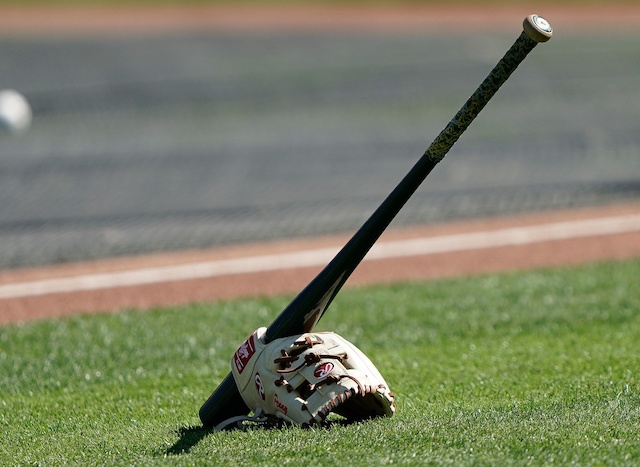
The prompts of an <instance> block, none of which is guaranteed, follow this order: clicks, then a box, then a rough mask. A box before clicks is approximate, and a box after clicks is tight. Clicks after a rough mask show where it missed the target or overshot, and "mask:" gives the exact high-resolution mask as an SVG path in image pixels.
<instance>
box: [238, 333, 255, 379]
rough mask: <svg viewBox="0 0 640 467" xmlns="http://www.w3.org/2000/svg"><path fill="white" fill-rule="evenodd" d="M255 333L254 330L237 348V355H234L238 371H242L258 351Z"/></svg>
mask: <svg viewBox="0 0 640 467" xmlns="http://www.w3.org/2000/svg"><path fill="white" fill-rule="evenodd" d="M255 335H256V333H255V332H254V333H253V334H251V335H250V336H249V338H248V339H247V340H246V341H244V342H243V344H242V345H241V346H240V347H239V348H238V350H236V353H235V355H234V356H233V363H234V364H235V365H236V370H238V373H240V374H241V373H242V372H243V371H244V368H245V367H246V366H247V363H249V360H251V357H253V354H254V353H256V344H255V341H254V339H255Z"/></svg>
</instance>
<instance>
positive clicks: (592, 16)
mask: <svg viewBox="0 0 640 467" xmlns="http://www.w3.org/2000/svg"><path fill="white" fill-rule="evenodd" d="M536 10H539V11H532V10H531V9H530V8H529V7H525V6H522V5H498V6H493V7H487V6H476V5H464V6H463V5H450V6H447V5H420V4H410V5H369V6H366V7H363V6H353V5H331V6H322V5H309V4H306V5H295V4H292V5H276V6H266V5H247V6H230V5H226V6H225V5H213V6H211V5H202V6H120V7H115V6H110V7H108V6H107V7H105V6H93V7H92V6H88V7H79V6H66V7H63V6H37V7H29V6H26V7H7V6H4V7H0V34H16V33H18V34H25V33H28V34H33V33H37V34H51V33H57V34H91V35H95V34H98V33H99V34H111V35H113V34H115V35H117V34H121V33H148V32H169V31H173V32H177V31H185V30H189V31H193V30H206V31H230V32H247V31H264V30H268V31H274V30H275V31H309V30H323V31H326V30H332V29H342V30H358V29H360V30H362V29H364V30H375V31H386V30H399V29H403V30H411V29H430V30H435V31H450V30H451V28H457V29H460V30H470V31H487V30H492V29H496V28H498V29H501V30H504V29H507V30H511V28H513V27H514V25H516V24H518V23H519V22H521V21H522V20H523V18H524V17H525V16H526V15H527V14H530V13H538V14H541V15H543V16H545V17H546V18H547V19H549V21H550V22H551V23H552V25H553V26H554V28H555V29H556V31H558V32H560V33H562V31H571V30H585V31H602V30H609V31H610V30H619V29H621V28H624V29H630V30H637V25H638V23H639V21H640V4H631V3H627V4H623V5H617V4H615V2H607V3H606V4H605V3H602V4H599V5H552V4H549V3H547V4H542V5H538V6H537V7H536Z"/></svg>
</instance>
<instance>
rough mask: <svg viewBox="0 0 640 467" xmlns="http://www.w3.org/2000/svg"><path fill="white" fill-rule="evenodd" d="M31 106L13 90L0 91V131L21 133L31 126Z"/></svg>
mask: <svg viewBox="0 0 640 467" xmlns="http://www.w3.org/2000/svg"><path fill="white" fill-rule="evenodd" d="M31 118H32V114H31V106H30V105H29V102H28V101H27V99H26V98H25V97H24V96H23V95H22V94H20V93H19V92H17V91H14V90H13V89H5V90H2V91H0V130H7V131H11V132H16V133H17V132H22V131H25V130H27V129H28V128H29V126H30V125H31Z"/></svg>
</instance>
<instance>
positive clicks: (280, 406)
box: [273, 394, 289, 415]
mask: <svg viewBox="0 0 640 467" xmlns="http://www.w3.org/2000/svg"><path fill="white" fill-rule="evenodd" d="M273 403H274V404H275V405H276V407H278V408H279V409H280V410H282V411H283V412H284V414H285V415H287V412H288V411H289V407H287V406H286V405H284V404H283V403H282V402H280V399H278V395H277V394H274V395H273Z"/></svg>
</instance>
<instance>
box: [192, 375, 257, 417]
mask: <svg viewBox="0 0 640 467" xmlns="http://www.w3.org/2000/svg"><path fill="white" fill-rule="evenodd" d="M249 412H250V410H249V407H247V404H245V403H244V400H242V396H241V395H240V392H239V391H238V387H237V386H236V382H235V381H234V379H233V375H232V374H231V373H229V374H228V375H227V377H226V378H225V379H224V380H223V381H222V383H220V385H219V386H218V387H217V389H216V390H215V391H214V392H213V394H211V395H210V396H209V399H207V401H206V402H205V403H204V404H203V405H202V407H201V408H200V420H201V421H202V426H204V427H207V428H209V427H214V426H216V425H217V424H218V423H221V422H223V421H225V420H227V419H229V418H231V417H236V416H238V415H247V414H248V413H249Z"/></svg>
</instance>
